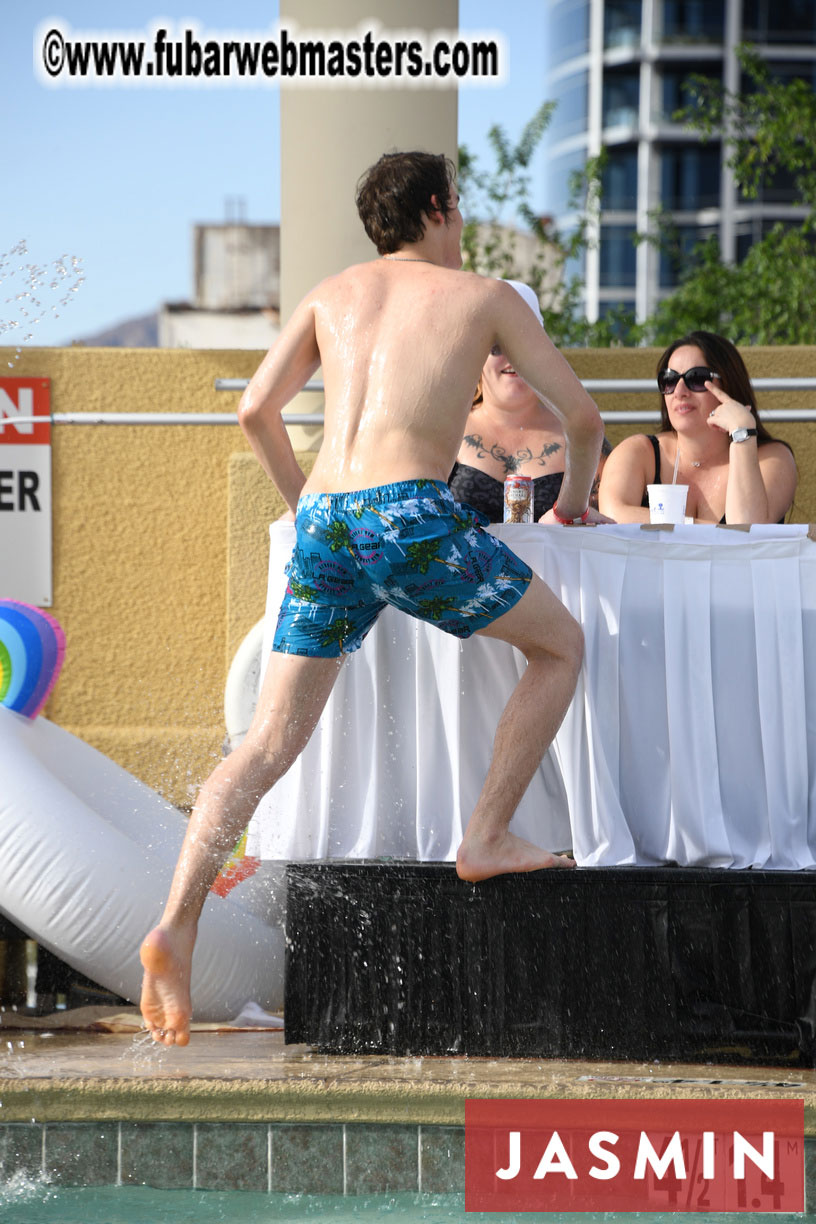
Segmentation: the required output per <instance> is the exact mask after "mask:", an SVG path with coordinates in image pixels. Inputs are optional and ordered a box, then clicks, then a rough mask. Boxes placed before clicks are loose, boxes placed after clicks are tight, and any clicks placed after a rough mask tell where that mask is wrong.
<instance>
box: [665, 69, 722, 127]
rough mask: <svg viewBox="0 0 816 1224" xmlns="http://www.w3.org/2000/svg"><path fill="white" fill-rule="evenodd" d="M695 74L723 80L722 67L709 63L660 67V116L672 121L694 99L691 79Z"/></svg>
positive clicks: (714, 79)
mask: <svg viewBox="0 0 816 1224" xmlns="http://www.w3.org/2000/svg"><path fill="white" fill-rule="evenodd" d="M693 76H704V77H707V78H708V79H709V80H711V81H722V68H721V67H720V66H719V65H718V66H717V67H716V68H714V67H710V66H709V65H707V64H691V65H689V64H683V65H668V64H667V65H664V67H663V68H661V69H660V82H661V85H662V93H663V102H662V107H661V110H660V113H659V118H661V119H664V120H666V121H671V120H672V119H673V118H674V115H675V113H676V112H677V111H679V110H681V109H682V108H683V107H684V106H688V104H689V103H690V102H691V101H692V98H691V93H690V92H689V81H690V78H691V77H693Z"/></svg>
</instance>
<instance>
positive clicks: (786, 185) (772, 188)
mask: <svg viewBox="0 0 816 1224" xmlns="http://www.w3.org/2000/svg"><path fill="white" fill-rule="evenodd" d="M739 198H740V203H741V204H746V203H748V204H750V203H757V204H801V203H802V199H801V196H800V195H799V192H798V191H797V190H796V179H795V177H794V175H793V174H792V173H791V171H790V170H783V169H781V168H779V167H777V169H776V170H775V171H774V172H773V174H769V175H768V176H767V177H766V179H765V181H764V182H762V183H760V185H759V187H758V189H757V193H756V195H755V196H749V195H746V194H745V192H742V191H741V192H740V195H739Z"/></svg>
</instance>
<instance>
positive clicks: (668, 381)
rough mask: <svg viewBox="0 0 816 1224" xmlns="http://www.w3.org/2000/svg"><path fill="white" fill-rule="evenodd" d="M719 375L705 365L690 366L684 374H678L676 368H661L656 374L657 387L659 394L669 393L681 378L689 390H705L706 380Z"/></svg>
mask: <svg viewBox="0 0 816 1224" xmlns="http://www.w3.org/2000/svg"><path fill="white" fill-rule="evenodd" d="M719 377H720V376H719V374H717V373H715V372H714V370H709V369H708V368H707V367H706V366H692V367H691V369H690V370H686V372H685V374H678V373H677V370H661V371H660V373H659V374H658V376H657V387H658V390H659V391H660V394H661V395H671V393H672V391H673V390H674V388H675V387H676V386H677V384H678V383H679V381H680V379H681V378H682V380H683V382H684V383H685V384H686V386H687V387H688V389H689V391H705V389H706V382H707V381H710V380H711V379H712V378H719Z"/></svg>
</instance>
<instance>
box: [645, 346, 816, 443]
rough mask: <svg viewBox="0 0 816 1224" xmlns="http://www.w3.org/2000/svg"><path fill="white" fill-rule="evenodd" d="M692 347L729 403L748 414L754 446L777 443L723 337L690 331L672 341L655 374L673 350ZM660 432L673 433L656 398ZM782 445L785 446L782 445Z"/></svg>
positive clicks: (662, 404) (741, 364) (738, 360)
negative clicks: (734, 402)
mask: <svg viewBox="0 0 816 1224" xmlns="http://www.w3.org/2000/svg"><path fill="white" fill-rule="evenodd" d="M687 346H688V347H694V348H698V349H700V351H701V352H702V354H703V357H704V358H705V362H706V365H707V366H708V367H709V369H712V370H716V372H717V373H718V374H719V376H720V385H721V387H722V389H723V391H725V392H727V394H728V395H730V396H731V397H732V398H733V399H735V400H737V401H738V403H740V404H746V405H748V407H750V409H751V414H752V416H753V418H754V421H755V422H756V428H757V446H762V445H764V443H766V442H778V441H779V442H781V441H782V439H781V438H774V437H773V435H772V434H769V433H768V431H767V429H766V428H765V426H764V425H763V424H762V421H761V420H760V419H759V412H758V411H757V405H756V395H755V394H754V388H753V387H752V386H751V379H750V378H749V377H748V371H747V370H746V368H745V362H744V361H743V360H742V357H740V354H739V351H738V349H737V348H736V346H735V345H733V344H732V343H731V341H730V340H726V338H725V336H718V335H717V334H716V333H715V332H708V331H693V332H689V334H688V335H687V336H681V337H680V339H679V340H675V341H674V342H673V343H672V344H670V345H669V347H668V348H667V349H666V351H665V353H663V355H662V357H661V358H660V360H659V361H658V363H657V373H658V374H659V373H660V371H661V370H665V369H666V368H667V367H668V366H669V364H670V361H671V355H672V353H673V352H674V351H675V349H679V348H685V347H687ZM660 432H661V433H674V429H673V427H672V425H671V423H670V421H669V412H668V409H667V408H666V398H665V396H663V395H661V397H660ZM783 445H785V446H788V443H787V442H785V443H783ZM788 450H789V451H790V452H791V454H792V453H793V447H791V446H788Z"/></svg>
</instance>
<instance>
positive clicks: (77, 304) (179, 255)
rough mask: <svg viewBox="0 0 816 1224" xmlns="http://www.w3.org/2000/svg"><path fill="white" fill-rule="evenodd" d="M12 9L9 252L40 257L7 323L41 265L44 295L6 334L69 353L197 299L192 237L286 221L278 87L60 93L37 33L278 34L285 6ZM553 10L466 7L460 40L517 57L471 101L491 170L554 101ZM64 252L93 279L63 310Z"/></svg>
mask: <svg viewBox="0 0 816 1224" xmlns="http://www.w3.org/2000/svg"><path fill="white" fill-rule="evenodd" d="M4 7H5V12H4V14H3V25H2V33H3V37H2V45H1V46H0V67H2V72H1V73H0V96H2V113H3V120H4V121H3V133H4V142H3V143H4V149H3V154H4V155H3V165H4V174H3V178H4V181H5V185H4V190H3V206H2V212H1V213H0V215H1V216H2V223H0V256H2V255H3V254H5V253H8V252H11V251H12V250H13V249H14V248H15V246H16V245H17V244H18V243H19V242H20V241H21V240H23V241H25V243H26V246H27V248H28V253H27V255H25V256H23V257H19V256H12V258H11V259H10V260H8V262H7V266H6V269H5V271H6V273H7V274H6V278H5V280H4V281H3V283H2V284H0V325H4V324H6V323H7V322H8V321H9V320H10V319H12V318H14V317H15V316H16V317H17V318H20V315H19V310H20V307H19V306H18V304H17V302H16V301H15V300H14V299H15V298H16V295H17V294H18V293H20V292H22V291H24V290H25V289H26V287H27V286H26V280H25V277H24V276H23V274H22V273H20V272H16V271H14V268H17V267H19V265H20V264H29V263H33V264H36V265H37V266H38V267H41V268H43V269H44V273H43V275H44V279H45V284H44V287H43V290H42V292H41V294H40V301H41V303H42V306H43V310H42V311H41V312H40V313H41V314H42V316H43V317H42V319H41V321H40V322H38V323H36V324H34V325H31V324H30V323H26V325H25V326H21V327H19V328H17V329H16V330H14V331H9V330H3V332H2V334H0V345H3V344H19V343H22V342H24V337H25V336H26V335H28V334H30V335H31V340H30V341H29V342H28V343H31V344H37V345H50V344H63V343H66V342H69V341H70V340H71V339H72V338H74V337H80V336H83V335H88V334H92V333H93V332H96V331H99V330H101V329H103V328H105V327H109V326H112V325H114V324H116V323H118V322H121V321H122V320H123V319H125V318H130V317H132V316H135V315H140V314H146V313H148V312H149V311H151V310H154V309H156V307H157V306H158V304H159V303H160V302H162V301H179V300H186V299H189V297H190V294H191V285H192V231H191V227H192V225H193V224H194V223H195V222H200V221H216V222H218V221H223V220H224V218H225V201H226V199H227V197H241V198H243V200H244V201H245V206H246V216H247V219H248V220H250V221H273V222H274V221H277V220H279V217H280V184H279V132H278V119H279V110H278V95H277V91H275V90H272V89H261V88H259V89H249V90H248V89H240V90H238V89H236V90H226V89H212V90H207V89H173V90H168V89H125V88H117V89H67V88H63V89H49V88H47V87H46V86H44V85H43V84H41V83H40V81H39V79H38V78H37V76H36V75H35V73H34V68H33V40H34V32H35V30H36V29H37V27H38V26H39V25H40V24H41V22H43V21H44V20H46V19H47V18H52V17H54V18H58V19H59V20H60V21H61V22H62V23H63V24H65V25H67V26H70V27H71V28H72V29H73V30H76V31H84V30H103V31H113V32H116V33H117V35H118V36H119V37H122V36H125V32H126V31H135V32H136V33H137V36H138V35H139V34H144V32H145V31H146V30H147V29H148V28H149V26H150V25H151V23H152V22H154V21H155V20H157V19H158V18H166V19H168V20H169V21H175V22H179V21H181V20H184V19H192V20H193V21H195V22H196V23H198V24H199V25H200V26H201V28H202V29H206V30H212V31H225V30H226V29H229V30H232V31H235V32H242V31H246V32H247V33H251V32H257V31H260V30H264V29H269V28H270V27H271V26H272V25H273V24H274V22H275V21H276V20H277V17H278V5H277V3H276V2H275V3H262V2H261V0H238V2H237V3H235V4H233V5H230V6H225V5H224V4H223V3H218V2H217V0H183V2H179V0H156V2H155V3H154V2H150V0H148V2H144V3H143V2H141V0H124V2H122V3H118V4H116V5H112V4H110V2H109V0H108V2H104V3H103V2H102V0H76V2H72V0H50V2H49V0H25V3H20V2H19V0H18V2H17V3H16V4H11V3H9V4H7V5H6V6H4ZM544 8H545V6H544V4H543V3H541V0H524V2H522V3H515V4H511V5H504V6H500V5H496V4H495V3H487V0H460V4H459V28H460V31H462V33H463V34H464V33H467V32H468V31H472V32H479V33H482V32H487V31H492V30H496V31H499V32H501V33H502V35H503V36H504V38H505V41H506V45H507V49H508V59H509V71H508V74H507V76H508V79H507V81H506V83H505V84H503V85H501V86H498V87H497V86H491V87H484V88H478V87H466V88H462V89H461V90H460V94H459V141H460V143H464V144H467V145H468V146H469V147H470V148H471V149H472V150H473V151H475V152H476V153H477V154H480V153H481V154H483V155H484V156H485V157H486V158H487V156H488V155H487V154H486V142H485V137H486V134H487V131H488V129H489V128H490V126H491V125H492V124H494V123H500V124H501V125H502V126H503V127H504V128H505V129H506V130H507V131H508V133H509V134H510V135H511V136H518V134H519V133H520V131H521V128H522V126H523V124H524V122H525V121H526V120H527V119H528V118H529V117H530V116H531V115H532V114H533V112H534V111H535V109H536V107H537V106H538V105H539V104H540V103H541V102H542V101H543V100H544V93H543V89H544V86H543V66H544V29H543V27H544V16H543V14H544ZM372 11H376V4H372ZM409 12H410V9H409V8H408V6H407V5H406V13H409ZM408 24H409V21H408V20H406V25H408ZM259 150H261V151H263V150H265V155H264V156H258V153H259ZM543 174H544V169H543V158H541V159H540V160H539V164H538V166H537V174H536V178H537V183H536V190H535V193H534V202H535V203H536V204H538V205H539V206H540V205H541V202H542V198H543ZM63 255H67V256H69V257H70V256H75V257H78V258H81V260H82V270H83V273H84V278H85V279H84V283H83V284H82V285H81V286H80V288H79V289H78V291H77V292H76V293H74V294H72V295H71V299H72V300H71V301H70V303H69V305H68V306H67V307H64V308H63V307H61V306H59V299H60V297H61V296H62V295H63V293H64V286H65V285H69V284H70V283H71V277H72V276H73V272H72V273H71V276H69V277H66V278H64V279H62V280H60V285H61V288H60V289H56V288H55V289H51V288H49V285H50V284H51V282H52V281H53V280H54V279H55V278H54V276H53V271H54V267H53V265H54V261H56V260H58V259H60V257H62V256H63ZM0 274H2V273H0ZM58 279H59V278H58ZM8 298H12V300H11V301H8V300H7V299H8ZM56 311H58V312H59V317H55V312H56Z"/></svg>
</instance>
